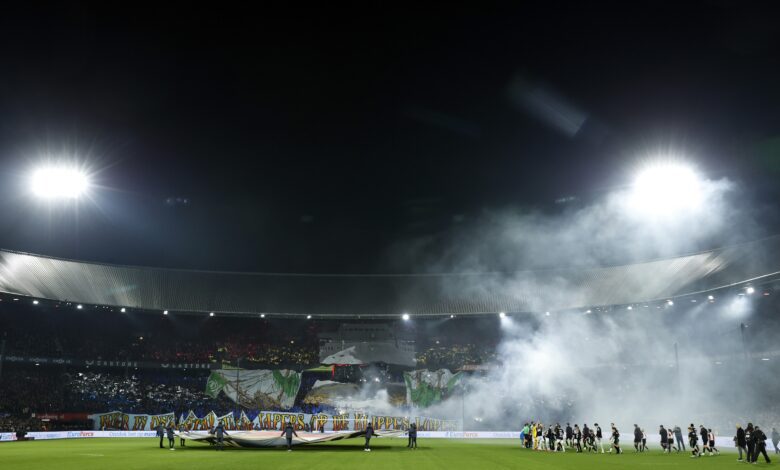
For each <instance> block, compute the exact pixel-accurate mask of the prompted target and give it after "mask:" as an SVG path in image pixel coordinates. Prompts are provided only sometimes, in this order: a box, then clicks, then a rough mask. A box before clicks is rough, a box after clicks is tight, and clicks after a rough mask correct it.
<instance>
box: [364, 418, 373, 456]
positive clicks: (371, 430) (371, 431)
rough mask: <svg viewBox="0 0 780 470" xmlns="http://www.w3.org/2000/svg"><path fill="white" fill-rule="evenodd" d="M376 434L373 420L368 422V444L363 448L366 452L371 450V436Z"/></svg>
mask: <svg viewBox="0 0 780 470" xmlns="http://www.w3.org/2000/svg"><path fill="white" fill-rule="evenodd" d="M373 435H374V426H372V425H371V421H369V422H368V426H366V446H365V447H364V448H363V450H364V451H366V452H371V446H370V443H371V437H372V436H373Z"/></svg>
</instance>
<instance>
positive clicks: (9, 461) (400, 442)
mask: <svg viewBox="0 0 780 470" xmlns="http://www.w3.org/2000/svg"><path fill="white" fill-rule="evenodd" d="M361 444H362V441H361V440H359V439H356V440H350V441H341V442H335V443H328V444H319V445H312V446H304V447H298V448H296V449H295V450H294V451H293V452H286V451H285V450H281V449H262V450H246V449H226V450H225V451H224V452H216V451H215V450H213V449H211V448H209V447H208V446H206V445H198V444H192V445H191V446H188V447H185V448H183V449H180V448H178V447H177V448H176V451H175V452H171V451H169V450H167V449H166V450H162V449H160V448H159V447H158V441H157V440H156V439H143V438H136V439H81V440H75V439H74V440H59V441H38V442H6V443H2V444H0V468H1V469H3V470H11V469H14V470H16V469H20V470H21V469H54V470H70V469H74V470H89V469H101V470H105V469H107V468H111V469H118V470H130V469H147V470H148V469H209V470H214V469H220V468H221V469H228V470H233V469H258V468H280V469H306V470H311V469H318V470H329V469H339V470H341V469H353V468H366V469H371V470H375V469H385V468H387V469H393V470H404V469H447V470H452V469H457V470H460V469H463V470H465V469H469V470H472V469H483V468H484V469H497V468H522V469H559V468H560V469H576V470H587V469H591V468H594V469H595V468H607V469H627V468H643V469H648V468H670V467H671V468H679V469H687V468H707V469H720V468H734V467H735V466H739V465H740V464H739V463H738V462H736V455H735V454H733V453H730V452H724V453H723V454H721V455H720V456H717V457H702V458H699V459H691V458H690V457H689V454H687V453H686V454H683V453H679V454H672V455H666V454H662V453H661V452H660V451H658V450H655V451H651V452H648V453H643V454H635V453H634V452H633V449H632V450H631V451H629V452H626V453H625V454H623V455H619V456H618V455H610V454H604V455H601V454H575V453H572V452H567V453H565V454H560V453H557V454H550V453H540V452H533V451H529V450H525V449H521V448H519V446H518V443H517V441H515V440H466V441H461V440H447V439H427V440H421V442H420V448H419V449H417V450H415V451H411V450H408V449H406V447H405V446H406V440H405V439H397V438H396V439H385V440H382V439H374V440H373V441H372V444H375V445H373V446H372V447H373V451H372V452H371V453H368V452H363V451H362V445H361ZM771 457H773V455H770V458H771ZM759 465H761V466H766V465H767V464H765V463H761V462H760V463H759Z"/></svg>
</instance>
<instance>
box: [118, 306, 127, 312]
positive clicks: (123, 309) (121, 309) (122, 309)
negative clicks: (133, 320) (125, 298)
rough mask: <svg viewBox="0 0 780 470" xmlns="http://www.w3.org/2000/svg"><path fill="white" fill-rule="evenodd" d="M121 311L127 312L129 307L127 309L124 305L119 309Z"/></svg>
mask: <svg viewBox="0 0 780 470" xmlns="http://www.w3.org/2000/svg"><path fill="white" fill-rule="evenodd" d="M119 311H120V312H122V313H125V312H126V311H127V309H125V308H124V307H122V308H120V309H119Z"/></svg>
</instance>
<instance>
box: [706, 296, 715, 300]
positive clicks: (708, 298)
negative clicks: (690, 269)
mask: <svg viewBox="0 0 780 470" xmlns="http://www.w3.org/2000/svg"><path fill="white" fill-rule="evenodd" d="M707 300H715V296H714V295H708V296H707Z"/></svg>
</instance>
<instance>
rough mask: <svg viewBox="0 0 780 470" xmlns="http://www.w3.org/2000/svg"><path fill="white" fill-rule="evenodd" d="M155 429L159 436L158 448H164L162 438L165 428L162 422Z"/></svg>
mask: <svg viewBox="0 0 780 470" xmlns="http://www.w3.org/2000/svg"><path fill="white" fill-rule="evenodd" d="M156 431H157V437H159V438H160V449H164V448H165V447H163V438H164V437H165V429H164V428H163V426H162V424H160V425H159V426H157V429H156Z"/></svg>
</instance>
